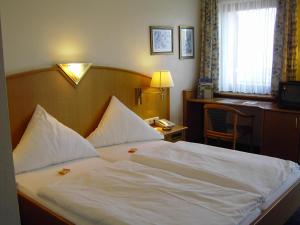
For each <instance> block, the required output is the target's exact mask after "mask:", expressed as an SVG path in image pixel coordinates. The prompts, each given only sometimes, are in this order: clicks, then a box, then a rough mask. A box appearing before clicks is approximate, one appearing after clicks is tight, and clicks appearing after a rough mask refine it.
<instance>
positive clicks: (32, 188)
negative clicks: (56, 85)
mask: <svg viewBox="0 0 300 225" xmlns="http://www.w3.org/2000/svg"><path fill="white" fill-rule="evenodd" d="M109 165H111V163H109V162H107V161H104V160H101V159H99V158H91V159H84V160H77V161H73V162H68V163H64V164H59V165H56V166H51V167H47V168H44V169H41V170H36V171H31V172H27V173H23V174H20V175H17V176H16V180H17V187H18V190H19V191H21V192H23V193H25V194H27V195H28V196H30V197H31V198H33V199H34V200H35V201H38V202H39V203H41V204H42V205H44V206H45V207H47V208H49V209H50V210H52V211H54V212H56V213H58V214H59V215H61V216H63V217H64V218H66V219H68V220H70V221H72V222H74V223H76V224H81V225H91V224H101V223H94V222H91V221H89V220H87V219H84V218H83V217H81V216H79V215H77V214H75V213H73V212H71V211H70V210H68V209H64V208H62V207H59V206H58V205H57V204H55V203H53V202H52V201H48V200H47V199H44V198H41V197H39V196H38V195H37V192H38V190H39V189H40V188H41V187H43V186H47V185H49V184H53V183H56V182H59V181H61V180H63V179H64V178H65V176H69V175H72V176H77V175H78V174H81V173H82V172H85V171H90V170H101V169H102V168H103V167H104V166H109ZM62 168H69V169H71V172H70V174H68V175H65V176H59V175H58V174H57V172H58V171H59V170H61V169H62ZM259 214H260V210H259V209H256V210H254V211H252V212H250V213H249V215H247V216H246V217H245V218H244V220H243V221H242V222H241V223H240V225H248V224H250V223H251V222H252V221H254V220H255V219H256V218H257V217H258V216H259ZM204 218H206V219H208V218H207V217H206V216H205V217H204ZM201 221H204V222H203V223H201V224H205V225H206V223H205V219H204V220H203V218H202V219H201ZM198 224H199V223H198Z"/></svg>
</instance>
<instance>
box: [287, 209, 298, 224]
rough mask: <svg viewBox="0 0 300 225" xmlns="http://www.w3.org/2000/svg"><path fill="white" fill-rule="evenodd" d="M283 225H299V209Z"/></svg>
mask: <svg viewBox="0 0 300 225" xmlns="http://www.w3.org/2000/svg"><path fill="white" fill-rule="evenodd" d="M285 225H300V208H299V209H298V210H297V211H296V212H295V213H294V215H293V216H292V217H291V218H290V219H289V220H288V221H287V222H286V223H285Z"/></svg>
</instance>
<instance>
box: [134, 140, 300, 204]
mask: <svg viewBox="0 0 300 225" xmlns="http://www.w3.org/2000/svg"><path fill="white" fill-rule="evenodd" d="M131 159H132V160H133V161H135V162H138V163H142V164H144V165H148V166H152V167H155V168H161V169H165V170H168V171H172V172H175V173H178V174H181V175H183V176H187V177H191V178H195V179H199V180H204V181H207V182H211V183H214V184H218V185H222V186H224V187H230V188H236V189H240V190H246V191H249V192H253V193H257V194H260V195H261V196H262V197H263V199H264V201H267V200H268V199H270V200H273V201H274V200H275V199H273V198H272V194H273V193H278V192H279V191H278V190H280V188H281V187H282V186H284V184H285V183H290V185H292V182H289V181H290V180H293V181H297V179H299V174H300V171H299V166H298V165H297V164H296V163H293V162H290V161H285V160H280V159H276V158H271V157H266V156H260V155H255V154H249V153H244V152H238V151H231V150H227V149H222V148H216V147H212V146H208V145H201V144H195V143H188V142H177V143H175V144H171V143H170V144H165V145H163V146H158V147H153V148H142V149H141V148H140V149H139V150H138V151H137V152H136V153H135V154H133V155H132V156H131ZM295 177H296V179H293V178H295ZM269 205H270V204H269V202H268V204H264V205H263V206H262V208H263V209H264V208H265V207H267V206H269Z"/></svg>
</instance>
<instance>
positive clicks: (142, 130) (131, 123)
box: [87, 96, 163, 148]
mask: <svg viewBox="0 0 300 225" xmlns="http://www.w3.org/2000/svg"><path fill="white" fill-rule="evenodd" d="M161 139H163V135H162V134H160V133H159V132H158V131H156V130H155V129H154V128H152V127H151V126H149V125H148V124H147V123H146V122H145V121H144V120H143V119H141V118H140V117H139V116H138V115H136V114H135V113H134V112H132V111H131V110H130V109H128V108H127V107H126V106H125V105H124V104H123V103H121V102H120V101H119V100H118V99H117V98H116V97H115V96H112V98H111V101H110V103H109V106H108V108H107V109H106V111H105V113H104V115H103V117H102V119H101V121H100V123H99V125H98V127H97V128H96V130H94V131H93V132H92V133H91V134H90V135H89V136H88V137H87V140H89V141H90V142H91V143H92V144H93V145H94V147H95V148H98V147H102V146H108V145H115V144H121V143H126V142H134V141H150V140H161Z"/></svg>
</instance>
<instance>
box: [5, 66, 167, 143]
mask: <svg viewBox="0 0 300 225" xmlns="http://www.w3.org/2000/svg"><path fill="white" fill-rule="evenodd" d="M61 73H62V71H61V70H60V69H59V68H58V67H53V68H49V69H42V70H36V71H31V72H25V73H22V74H16V75H11V76H8V77H7V89H8V104H9V116H10V126H11V136H12V145H13V147H15V146H16V144H17V143H18V142H19V140H20V138H21V136H22V134H23V132H24V130H25V128H26V126H27V124H28V121H29V120H30V118H31V116H32V113H33V111H34V109H35V107H36V105H37V104H40V105H41V106H43V107H44V108H45V109H46V110H47V111H48V112H49V113H50V114H51V115H53V116H54V117H55V118H57V119H58V120H59V121H60V122H62V123H63V124H65V125H66V126H68V127H70V128H72V129H73V130H75V131H77V132H78V133H79V134H81V135H83V136H84V137H86V136H87V135H88V134H89V133H90V132H91V131H93V130H94V129H95V128H96V127H97V125H98V123H99V121H100V119H101V117H102V115H103V113H104V111H105V109H106V107H107V105H108V103H109V100H110V97H111V96H112V95H115V96H116V97H117V98H119V99H120V100H121V101H122V102H123V103H124V104H125V105H127V106H128V107H129V108H130V109H131V110H133V111H134V112H136V113H137V114H138V115H139V116H141V117H142V118H148V117H153V116H159V117H162V118H167V119H168V118H169V105H170V102H169V101H170V100H169V92H168V93H167V96H166V98H164V100H163V101H162V100H161V97H160V95H159V94H145V95H143V104H142V105H136V104H135V88H136V87H144V88H147V87H149V84H150V80H151V79H150V78H149V77H147V76H145V75H142V74H140V73H136V72H132V71H128V70H123V69H116V68H108V67H99V66H94V67H92V68H91V69H90V70H89V71H88V72H87V74H86V75H85V77H84V78H83V79H82V80H81V82H80V83H79V85H78V86H77V87H76V88H74V87H73V86H72V85H71V84H70V83H69V82H68V81H67V80H66V78H65V77H64V76H62V74H61ZM152 91H153V90H152Z"/></svg>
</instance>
